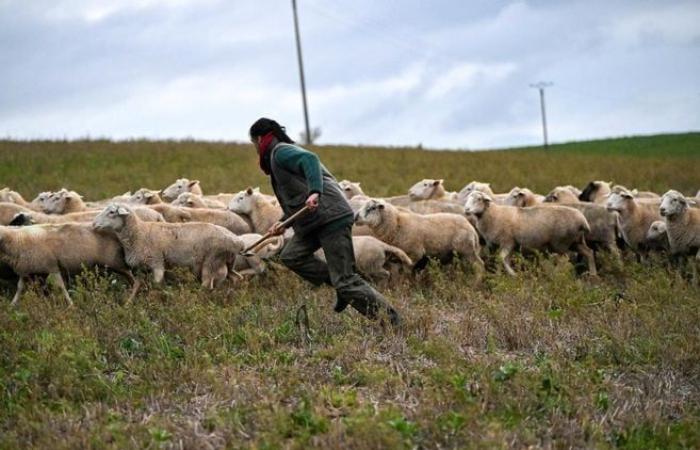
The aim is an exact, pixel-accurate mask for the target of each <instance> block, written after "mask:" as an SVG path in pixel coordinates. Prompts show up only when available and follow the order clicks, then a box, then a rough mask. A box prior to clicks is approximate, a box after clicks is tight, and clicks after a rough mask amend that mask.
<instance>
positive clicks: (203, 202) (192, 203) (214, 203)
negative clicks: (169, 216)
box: [170, 192, 226, 209]
mask: <svg viewBox="0 0 700 450" xmlns="http://www.w3.org/2000/svg"><path fill="white" fill-rule="evenodd" d="M170 204H171V205H174V206H185V207H187V208H211V209H226V205H225V204H223V203H221V202H220V201H218V200H210V199H208V198H205V197H202V196H201V195H197V194H193V193H192V192H183V193H182V194H180V195H178V196H177V198H176V199H175V200H173V201H172V202H171V203H170Z"/></svg>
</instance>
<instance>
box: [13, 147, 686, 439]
mask: <svg viewBox="0 0 700 450" xmlns="http://www.w3.org/2000/svg"><path fill="white" fill-rule="evenodd" d="M315 150H317V151H318V152H319V154H320V155H321V157H322V159H323V161H324V163H325V164H326V165H327V166H328V167H329V168H330V169H331V170H332V171H333V172H334V173H335V174H336V175H337V176H338V177H339V178H348V179H352V180H359V181H361V182H362V185H363V187H364V189H365V190H366V191H367V192H368V193H370V194H373V195H387V194H399V193H403V192H405V190H406V189H407V187H408V186H409V185H410V184H412V183H414V182H415V181H417V180H419V179H422V178H444V179H445V180H446V184H447V186H448V188H450V189H459V188H461V187H462V186H463V185H464V184H466V183H467V182H469V181H471V180H474V179H477V180H482V181H490V182H491V183H492V186H493V187H494V189H495V190H496V191H505V190H508V189H510V188H511V187H513V186H515V185H520V186H527V187H530V188H531V189H533V190H535V191H539V192H541V193H546V192H547V191H548V190H549V189H550V188H551V187H553V186H555V185H558V184H575V185H578V186H581V187H582V186H583V185H585V184H586V183H587V182H588V181H590V180H592V179H604V180H614V181H615V182H617V183H622V184H625V185H627V186H628V187H636V188H639V189H644V190H654V191H657V192H663V191H665V190H666V189H669V188H675V189H678V190H681V191H684V192H686V193H694V192H695V191H697V190H698V189H700V171H699V170H698V167H700V164H699V162H700V134H698V133H693V134H685V135H670V136H650V137H632V138H623V139H613V140H603V141H593V142H582V143H570V144H562V145H556V146H552V149H551V150H550V151H548V152H544V151H542V150H541V149H534V148H530V149H516V150H508V151H491V152H473V153H470V152H464V153H460V152H438V151H421V150H416V149H403V150H401V151H387V150H385V149H379V148H353V147H321V148H317V149H315ZM394 150H397V149H394ZM182 176H186V177H189V178H196V179H199V180H201V183H202V186H203V189H204V190H205V192H210V193H211V192H219V191H237V190H240V189H242V188H244V187H245V186H247V185H260V186H262V187H263V189H264V190H269V188H268V184H267V180H266V178H265V177H264V176H263V175H262V174H261V173H260V171H259V169H258V168H257V161H256V159H255V155H254V153H253V150H252V147H251V146H250V145H238V144H224V143H204V142H146V141H133V142H116V143H113V142H108V141H78V142H8V141H0V185H3V186H4V185H7V186H10V187H12V188H13V189H16V190H18V191H20V192H21V193H22V194H24V195H25V197H28V198H31V197H33V196H34V195H35V194H36V193H38V192H40V191H44V190H53V189H58V188H60V187H63V186H65V187H68V188H71V189H75V190H77V191H79V192H81V193H83V194H84V195H85V196H86V198H89V199H96V198H102V197H106V196H110V195H115V194H118V193H122V192H124V191H127V190H134V189H137V188H139V187H143V186H145V187H151V188H161V187H165V186H166V185H167V184H169V183H170V182H172V181H173V180H174V179H175V178H178V177H182ZM0 187H2V186H0ZM487 259H488V260H490V262H491V266H494V262H493V259H492V258H487ZM599 266H600V267H599V271H600V273H601V277H600V280H589V279H588V278H586V277H585V276H583V277H582V276H580V275H577V274H576V273H575V270H574V269H573V267H572V265H571V264H570V263H569V262H568V261H567V260H565V259H561V258H554V257H537V258H533V259H527V260H526V259H523V258H518V261H517V269H518V271H519V276H518V277H517V278H515V279H513V278H509V277H507V276H505V275H503V274H501V273H500V272H498V271H495V272H494V271H491V272H490V273H489V274H488V275H487V277H486V281H485V283H484V284H483V285H482V286H479V287H475V286H474V285H473V275H472V274H471V273H470V270H469V269H468V268H466V267H465V266H464V265H463V264H461V263H459V262H457V263H456V264H453V265H450V266H447V267H439V266H437V265H431V266H429V268H428V270H427V271H425V272H424V273H422V274H420V275H419V276H417V277H404V278H401V279H399V280H398V281H397V282H395V283H392V284H391V285H389V286H383V287H381V290H382V292H384V293H385V294H386V295H387V297H388V298H389V299H390V301H391V302H392V303H393V304H394V305H396V306H397V307H398V308H399V309H400V311H401V312H402V314H403V316H404V320H405V324H406V325H405V329H403V330H401V331H400V332H393V331H392V330H383V329H382V328H380V327H379V326H377V325H375V324H371V323H368V322H367V321H365V320H364V319H363V318H362V317H360V316H358V315H357V314H355V313H354V312H352V311H348V312H346V313H343V314H335V313H333V312H332V304H333V302H334V300H335V297H334V293H333V291H332V290H330V289H328V288H325V287H324V288H319V289H315V288H311V287H310V286H309V285H308V284H305V283H304V282H302V281H301V280H300V279H299V278H298V277H296V276H294V275H292V274H290V273H288V272H286V271H285V270H283V269H279V270H273V271H271V272H270V273H268V274H266V275H265V276H263V277H261V278H258V279H254V280H250V281H245V282H242V283H240V284H239V285H237V286H233V285H229V286H225V287H224V288H221V289H218V290H215V291H213V292H208V291H204V290H202V289H201V288H200V287H199V284H198V282H197V281H196V280H195V279H194V278H193V277H192V276H191V275H190V274H187V273H182V272H178V273H173V274H169V276H168V277H167V279H166V284H165V286H162V287H155V286H150V285H149V286H147V287H146V289H144V290H143V291H141V293H140V294H139V295H138V297H137V300H136V301H135V302H134V303H133V304H131V305H122V304H121V299H123V298H124V296H125V294H126V286H125V285H124V284H123V282H122V280H121V279H119V278H118V277H114V276H112V275H109V276H104V275H98V274H95V273H92V272H87V273H85V274H83V275H81V276H78V277H74V278H73V280H72V283H71V286H70V289H71V291H72V296H73V298H74V301H75V303H76V305H75V307H74V308H70V309H69V308H67V307H66V306H65V303H64V302H63V300H62V299H61V297H60V294H59V293H58V292H57V291H56V292H55V291H53V290H50V292H49V293H48V296H47V295H46V294H45V293H44V292H43V291H42V289H41V287H40V286H32V288H31V289H30V290H29V292H28V294H27V295H25V297H24V298H23V299H22V302H21V304H20V306H19V307H18V308H12V307H10V306H9V300H10V298H11V296H12V294H13V292H14V286H12V285H3V284H2V283H0V448H31V447H37V448H46V447H51V448H56V449H60V448H115V449H117V448H119V449H121V448H146V447H147V448H159V447H171V448H172V447H181V446H182V447H184V448H219V447H223V446H227V447H229V448H268V449H273V448H299V449H302V448H362V449H372V448H377V449H380V448H382V449H383V448H437V447H440V448H494V447H495V448H522V447H528V446H533V447H545V448H549V447H555V448H571V447H575V448H629V449H633V448H698V447H700V370H699V369H700V332H699V330H698V323H700V307H699V306H700V287H699V286H698V283H697V282H695V283H693V282H692V281H691V280H690V275H689V273H690V271H689V267H688V266H687V265H685V266H681V267H671V266H670V265H669V264H668V261H667V257H665V256H664V255H656V256H653V257H651V258H650V259H649V260H648V261H646V262H644V263H643V264H640V263H638V262H636V259H635V258H634V257H633V256H632V255H628V256H626V257H625V260H624V262H623V263H622V264H620V263H618V262H615V261H613V260H611V259H610V258H606V257H605V256H602V257H601V259H600V261H599ZM303 304H305V305H307V308H308V311H309V322H310V331H311V335H312V340H311V341H310V342H307V341H305V340H304V339H303V338H302V335H303V333H301V332H300V330H299V325H298V324H297V322H296V321H295V316H296V312H297V309H298V308H299V306H300V305H303Z"/></svg>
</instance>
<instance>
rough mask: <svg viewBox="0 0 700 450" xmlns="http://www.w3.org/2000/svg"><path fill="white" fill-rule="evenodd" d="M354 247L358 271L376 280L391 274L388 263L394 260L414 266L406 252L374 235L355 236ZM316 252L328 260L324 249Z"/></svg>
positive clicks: (382, 279)
mask: <svg viewBox="0 0 700 450" xmlns="http://www.w3.org/2000/svg"><path fill="white" fill-rule="evenodd" d="M352 247H353V253H354V255H355V265H356V266H357V271H358V272H360V273H361V274H362V275H364V276H365V277H367V278H370V279H372V280H374V281H384V280H386V279H388V278H389V277H390V276H391V272H389V271H388V270H387V266H388V264H387V263H390V262H392V261H393V262H397V263H399V264H400V265H401V266H402V267H405V268H410V267H413V261H412V260H411V258H409V257H408V255H407V254H406V252H404V251H403V250H401V249H400V248H398V247H394V246H393V245H389V244H387V243H386V242H382V241H380V240H379V239H377V238H375V237H373V236H353V237H352ZM316 254H317V256H318V257H319V258H320V259H321V260H323V261H325V260H326V255H325V254H324V253H323V249H319V250H318V251H317V252H316Z"/></svg>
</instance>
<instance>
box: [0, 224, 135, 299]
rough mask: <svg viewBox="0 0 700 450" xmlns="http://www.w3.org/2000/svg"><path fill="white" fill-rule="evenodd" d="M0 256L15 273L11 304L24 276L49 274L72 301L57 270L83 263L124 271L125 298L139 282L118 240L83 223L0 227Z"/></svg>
mask: <svg viewBox="0 0 700 450" xmlns="http://www.w3.org/2000/svg"><path fill="white" fill-rule="evenodd" d="M0 260H1V261H2V262H3V263H5V264H7V265H8V266H10V267H11V268H12V270H13V271H14V272H15V273H16V274H17V275H18V276H19V280H18V282H17V292H16V293H15V295H14V297H13V298H12V305H16V304H17V302H18V301H19V299H20V297H21V296H22V293H23V292H24V288H25V282H26V280H27V278H28V277H30V276H32V275H51V274H54V275H55V276H56V279H57V281H58V286H59V287H60V288H61V292H62V293H63V296H64V297H65V299H66V301H67V302H68V304H69V305H72V304H73V301H72V299H71V297H70V294H69V293H68V291H67V290H66V285H65V283H64V282H63V277H62V276H61V272H64V273H69V274H70V273H79V272H80V271H81V270H82V269H83V267H85V266H87V267H92V266H100V267H106V268H108V269H111V270H114V271H116V272H118V273H120V274H122V275H124V276H125V277H126V278H127V279H128V280H129V281H130V282H131V286H132V288H131V293H130V294H129V297H128V299H127V302H129V301H131V300H132V299H133V298H134V296H135V295H136V292H137V291H138V289H139V285H140V283H139V282H138V280H136V278H134V276H133V275H132V273H131V272H130V270H129V267H128V266H127V265H126V262H125V259H124V252H123V250H122V247H121V245H120V243H119V242H118V241H117V240H116V239H115V238H114V237H113V236H110V235H108V234H104V233H100V232H97V231H95V230H93V229H92V226H91V225H90V224H85V223H65V224H60V225H53V224H51V225H32V226H28V227H0Z"/></svg>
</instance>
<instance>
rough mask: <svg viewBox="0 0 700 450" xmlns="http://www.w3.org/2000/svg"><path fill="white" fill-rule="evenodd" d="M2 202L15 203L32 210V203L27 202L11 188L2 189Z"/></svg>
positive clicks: (0, 197)
mask: <svg viewBox="0 0 700 450" xmlns="http://www.w3.org/2000/svg"><path fill="white" fill-rule="evenodd" d="M0 202H2V203H15V204H17V205H20V206H24V207H25V208H31V203H29V202H28V201H26V200H25V199H24V197H22V195H21V194H20V193H19V192H16V191H13V190H11V189H10V188H2V189H0Z"/></svg>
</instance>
